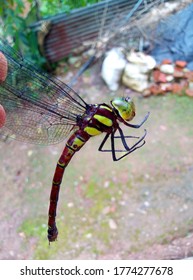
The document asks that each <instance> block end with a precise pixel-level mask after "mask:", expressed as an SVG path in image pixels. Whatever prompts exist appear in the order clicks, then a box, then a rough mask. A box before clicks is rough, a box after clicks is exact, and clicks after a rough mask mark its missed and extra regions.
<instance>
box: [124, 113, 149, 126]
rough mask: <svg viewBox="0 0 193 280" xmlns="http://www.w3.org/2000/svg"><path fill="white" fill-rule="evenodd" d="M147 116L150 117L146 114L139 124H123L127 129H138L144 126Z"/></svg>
mask: <svg viewBox="0 0 193 280" xmlns="http://www.w3.org/2000/svg"><path fill="white" fill-rule="evenodd" d="M149 115H150V112H148V113H147V115H146V116H145V117H144V119H143V120H142V122H141V123H139V124H131V123H127V122H126V121H124V122H123V123H124V124H125V125H126V126H129V127H132V128H140V127H141V126H142V125H143V124H144V122H146V120H147V119H148V117H149Z"/></svg>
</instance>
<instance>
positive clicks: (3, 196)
mask: <svg viewBox="0 0 193 280" xmlns="http://www.w3.org/2000/svg"><path fill="white" fill-rule="evenodd" d="M68 78H69V79H70V76H69V77H67V78H66V80H68ZM75 89H76V90H77V91H78V92H79V93H80V94H81V96H83V97H84V98H85V99H86V100H87V101H88V102H89V103H100V102H109V100H111V98H112V96H113V94H112V93H110V92H109V91H108V89H107V88H106V87H105V85H104V84H103V83H102V82H101V80H100V77H96V75H93V74H92V75H91V74H90V73H89V72H87V73H86V75H84V76H83V77H82V79H81V81H80V82H79V83H78V84H77V85H76V87H75ZM114 95H115V94H114ZM116 95H118V96H122V95H131V96H133V97H134V100H135V103H136V108H137V115H136V118H135V121H133V123H138V122H140V120H142V119H143V117H144V116H145V114H146V113H147V112H148V111H150V112H151V115H150V117H149V119H148V121H147V122H146V123H145V124H144V128H146V129H147V131H148V135H147V137H146V145H145V146H144V147H143V148H141V149H139V150H137V151H136V152H135V153H133V154H131V155H130V156H128V157H126V158H125V159H124V160H122V161H120V162H116V163H114V162H112V160H111V155H110V154H104V153H100V152H98V151H97V149H98V147H99V145H100V143H101V141H102V139H103V138H102V136H98V137H96V138H95V139H94V138H93V139H91V140H90V141H89V142H88V143H87V145H85V147H83V149H82V150H81V151H80V152H78V153H77V155H75V157H74V158H73V160H72V162H71V163H70V164H69V166H68V168H67V169H66V172H65V176H64V180H63V183H62V188H61V194H60V200H59V207H58V213H57V221H58V229H59V236H58V240H57V242H55V243H52V244H50V246H49V244H48V241H47V211H48V203H49V192H50V187H51V181H52V176H53V172H54V169H55V165H56V162H57V160H58V158H59V156H60V153H61V151H62V149H63V147H64V143H61V144H59V145H55V146H49V147H40V146H34V145H27V144H25V143H19V142H16V141H7V142H1V143H0V205H1V211H0V228H1V244H0V259H182V258H187V257H191V256H193V180H192V178H193V145H192V139H193V125H192V121H193V99H191V98H188V97H179V96H173V95H169V94H168V95H167V96H157V97H150V98H146V99H145V98H142V97H141V96H140V95H139V94H134V93H131V92H129V91H128V90H127V89H124V88H121V89H120V90H119V92H117V93H116ZM144 128H141V129H139V130H135V129H128V128H124V132H125V134H126V133H127V134H129V135H142V134H143V131H144V130H143V129H144Z"/></svg>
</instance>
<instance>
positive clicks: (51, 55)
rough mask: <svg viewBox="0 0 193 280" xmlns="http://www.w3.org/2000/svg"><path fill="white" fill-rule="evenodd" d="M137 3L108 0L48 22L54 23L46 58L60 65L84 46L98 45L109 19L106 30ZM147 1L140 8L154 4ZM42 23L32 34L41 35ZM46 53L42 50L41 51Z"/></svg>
mask: <svg viewBox="0 0 193 280" xmlns="http://www.w3.org/2000/svg"><path fill="white" fill-rule="evenodd" d="M136 2H137V0H130V1H128V0H108V1H107V0H106V1H102V2H99V3H97V4H94V5H91V6H89V7H86V8H80V9H76V10H74V11H72V12H71V13H70V14H68V15H67V14H65V13H62V14H58V15H56V16H52V17H48V18H45V20H46V21H49V22H51V25H50V30H49V32H48V34H47V35H46V36H45V38H44V44H43V54H44V56H45V57H46V59H47V60H48V61H49V62H57V61H59V60H61V59H62V58H64V57H66V56H68V55H69V54H70V53H72V51H73V49H75V48H77V47H79V46H81V44H82V42H84V41H88V40H92V41H94V40H95V39H96V38H97V37H98V35H99V30H100V29H101V25H102V21H103V19H104V18H105V24H104V25H105V28H108V27H109V26H110V24H111V22H112V21H113V20H114V19H116V18H117V19H119V16H120V15H122V14H124V13H125V14H126V13H129V11H130V10H131V9H132V8H133V6H134V5H135V4H136ZM152 2H153V1H152V0H146V1H144V3H143V4H142V5H141V6H140V7H139V9H143V8H144V5H146V4H149V3H152ZM41 25H42V21H40V22H36V23H35V24H33V25H31V28H32V30H34V31H38V32H40V31H41ZM41 49H42V47H41Z"/></svg>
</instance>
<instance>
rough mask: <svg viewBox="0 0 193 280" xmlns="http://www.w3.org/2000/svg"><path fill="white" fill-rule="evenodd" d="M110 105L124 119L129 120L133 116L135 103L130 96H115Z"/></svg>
mask: <svg viewBox="0 0 193 280" xmlns="http://www.w3.org/2000/svg"><path fill="white" fill-rule="evenodd" d="M111 105H112V106H113V108H114V109H115V111H116V113H117V114H118V116H119V117H121V119H123V120H124V121H131V120H132V119H133V118H134V116H135V105H134V102H133V101H132V99H131V98H130V97H116V98H114V99H113V100H112V101H111Z"/></svg>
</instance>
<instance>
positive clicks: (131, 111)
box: [0, 38, 149, 242]
mask: <svg viewBox="0 0 193 280" xmlns="http://www.w3.org/2000/svg"><path fill="white" fill-rule="evenodd" d="M0 53H2V54H3V55H4V57H5V58H6V61H7V77H6V79H5V80H4V81H1V77H0V81H1V82H0V104H1V105H2V106H3V108H4V110H5V112H6V122H5V125H4V126H3V127H2V128H0V138H4V137H5V138H7V137H9V138H13V139H15V140H18V141H23V142H26V143H27V142H29V143H34V144H40V145H51V144H56V143H59V142H61V141H63V140H64V139H65V138H66V137H68V140H67V141H66V144H65V147H64V150H63V152H62V153H61V156H60V158H59V160H58V162H57V165H56V169H55V173H54V176H53V181H52V187H51V193H50V202H49V211H48V231H47V237H48V241H49V242H53V241H55V240H57V237H58V229H57V225H56V211H57V203H58V199H59V191H60V186H61V183H62V179H63V175H64V171H65V169H66V167H67V166H68V164H69V162H70V161H71V159H72V157H73V156H74V155H75V153H76V152H78V151H79V150H80V149H81V148H82V147H83V146H84V145H85V143H86V142H87V141H88V140H89V139H90V138H92V137H94V136H97V135H100V134H102V133H105V137H104V139H103V141H102V142H101V144H100V146H99V148H98V150H99V151H101V152H110V153H111V154H112V159H113V161H119V160H121V159H123V158H124V157H126V156H128V155H129V154H131V153H132V152H134V151H135V150H137V149H139V148H141V147H142V146H143V145H144V144H145V137H146V134H147V131H146V129H144V132H143V135H142V136H141V137H138V136H130V135H124V133H123V130H122V128H121V127H120V125H121V124H124V125H125V126H127V127H129V128H133V129H138V128H140V127H141V126H142V125H143V124H144V122H145V121H146V120H147V118H148V116H149V112H148V113H147V114H146V116H145V117H144V118H143V120H142V121H141V122H140V123H139V124H131V123H130V121H131V120H132V119H133V118H134V116H135V104H134V102H133V100H132V99H131V98H129V97H115V98H113V99H112V100H111V102H110V103H109V104H106V103H100V104H88V103H87V102H86V101H85V100H84V99H83V98H81V96H80V95H79V94H78V93H77V92H76V91H74V90H73V89H72V88H71V87H69V86H68V85H66V84H65V83H63V82H62V81H60V80H59V79H57V78H54V77H52V76H51V75H49V74H47V73H44V72H43V71H41V70H39V69H37V68H36V67H35V66H33V64H32V63H31V62H29V61H27V60H26V59H24V58H23V56H22V55H21V54H20V53H18V52H16V51H15V50H14V49H13V48H12V47H11V46H10V44H9V43H8V42H7V41H5V40H4V39H1V38H0ZM0 68H1V61H0ZM0 73H1V71H0ZM130 138H133V140H134V143H132V145H129V144H128V143H127V142H128V141H129V139H130ZM107 140H108V141H109V143H110V147H109V146H108V148H105V145H106V144H105V143H106V142H107ZM116 141H121V143H122V148H121V149H120V148H117V146H116Z"/></svg>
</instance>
